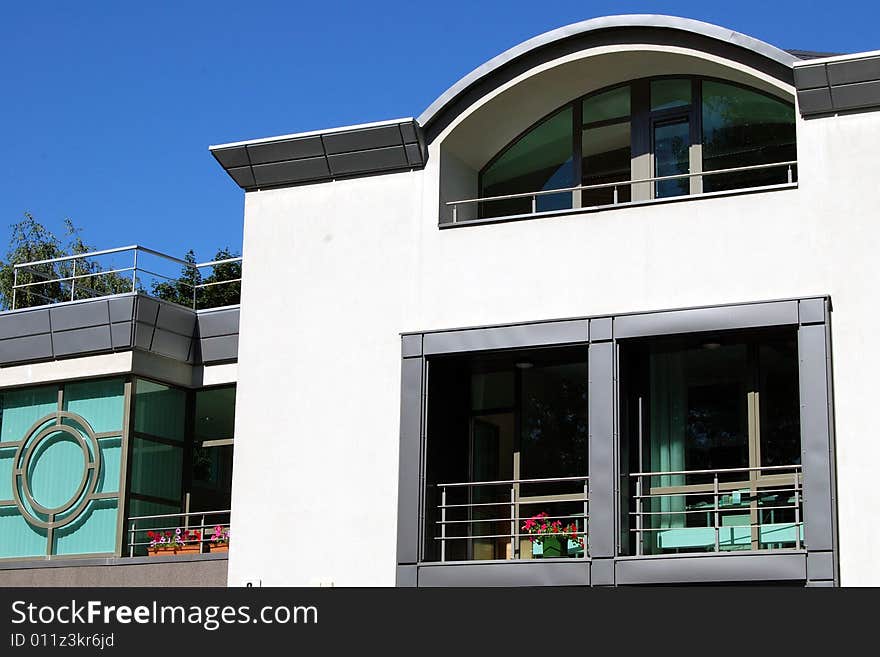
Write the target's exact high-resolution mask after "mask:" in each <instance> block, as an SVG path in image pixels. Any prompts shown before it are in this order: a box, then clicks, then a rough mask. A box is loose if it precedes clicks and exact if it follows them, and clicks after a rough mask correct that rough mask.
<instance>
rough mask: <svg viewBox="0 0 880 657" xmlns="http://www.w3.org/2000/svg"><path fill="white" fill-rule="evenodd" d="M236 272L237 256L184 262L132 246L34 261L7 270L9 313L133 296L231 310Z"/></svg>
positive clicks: (235, 295) (238, 289)
mask: <svg viewBox="0 0 880 657" xmlns="http://www.w3.org/2000/svg"><path fill="white" fill-rule="evenodd" d="M120 261H121V263H120ZM241 272H242V259H241V257H231V258H224V259H220V260H210V261H207V262H190V261H188V260H182V259H180V258H175V257H173V256H169V255H166V254H164V253H161V252H159V251H155V250H153V249H149V248H146V247H143V246H138V245H132V246H122V247H117V248H114V249H105V250H102V251H90V252H87V253H77V254H73V255H68V256H60V257H57V258H47V259H45V260H34V261H31V262H23V263H19V264H16V265H13V285H12V310H16V309H19V308H32V307H36V306H45V305H51V304H55V303H62V302H66V301H81V300H83V299H97V298H100V297H105V296H110V295H114V294H126V293H134V292H142V293H145V294H150V295H151V296H155V297H158V298H161V299H164V300H166V301H172V302H174V303H178V304H180V305H183V306H187V307H190V308H192V309H194V310H202V309H205V308H215V307H218V306H225V305H234V304H237V303H239V301H240V296H241Z"/></svg>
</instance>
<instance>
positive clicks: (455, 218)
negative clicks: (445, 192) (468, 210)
mask: <svg viewBox="0 0 880 657" xmlns="http://www.w3.org/2000/svg"><path fill="white" fill-rule="evenodd" d="M457 221H458V203H456V204H455V205H453V206H452V223H456V222H457Z"/></svg>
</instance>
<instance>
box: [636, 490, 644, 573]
mask: <svg viewBox="0 0 880 657" xmlns="http://www.w3.org/2000/svg"><path fill="white" fill-rule="evenodd" d="M643 539H644V537H643V536H642V476H641V475H636V556H638V557H640V556H642V551H643V549H644V546H643V544H642V541H643Z"/></svg>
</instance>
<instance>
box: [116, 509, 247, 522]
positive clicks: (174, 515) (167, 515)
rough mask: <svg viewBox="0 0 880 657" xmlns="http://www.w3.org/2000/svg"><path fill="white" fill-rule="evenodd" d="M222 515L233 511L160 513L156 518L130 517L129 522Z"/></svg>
mask: <svg viewBox="0 0 880 657" xmlns="http://www.w3.org/2000/svg"><path fill="white" fill-rule="evenodd" d="M220 513H232V510H231V509H226V510H220V511H181V512H180V513H160V514H158V515H155V516H130V517H129V519H128V520H129V522H130V521H132V520H154V519H157V518H182V517H184V516H215V515H218V514H220Z"/></svg>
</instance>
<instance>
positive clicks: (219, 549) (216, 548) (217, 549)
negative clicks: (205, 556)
mask: <svg viewBox="0 0 880 657" xmlns="http://www.w3.org/2000/svg"><path fill="white" fill-rule="evenodd" d="M209 547H210V550H211V552H229V543H224V544H223V545H211V546H209Z"/></svg>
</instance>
